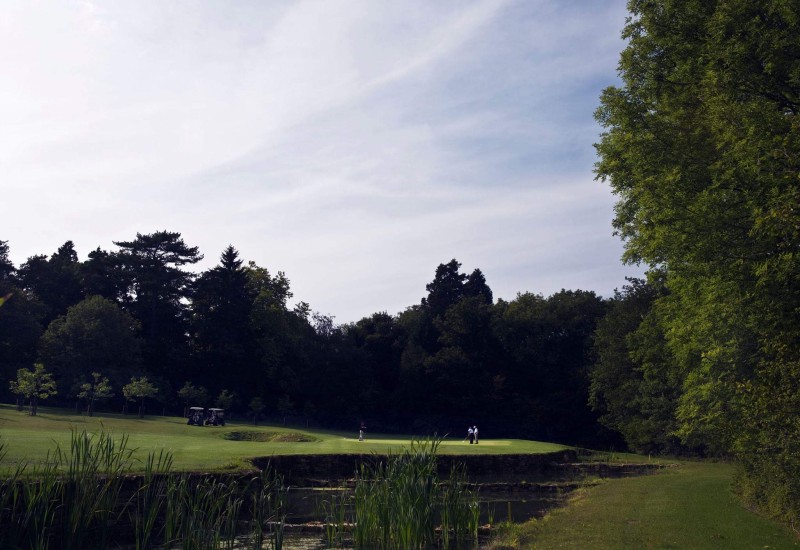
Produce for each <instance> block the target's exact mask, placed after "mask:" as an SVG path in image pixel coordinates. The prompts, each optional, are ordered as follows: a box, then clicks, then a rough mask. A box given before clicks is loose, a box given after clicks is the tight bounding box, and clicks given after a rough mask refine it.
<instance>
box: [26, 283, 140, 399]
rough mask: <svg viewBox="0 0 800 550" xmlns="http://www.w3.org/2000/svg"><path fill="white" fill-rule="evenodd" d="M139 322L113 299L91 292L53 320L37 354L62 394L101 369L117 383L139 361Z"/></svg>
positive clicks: (128, 374) (134, 368)
mask: <svg viewBox="0 0 800 550" xmlns="http://www.w3.org/2000/svg"><path fill="white" fill-rule="evenodd" d="M138 331H139V323H137V322H136V320H135V319H134V318H133V317H132V316H131V315H130V314H129V313H126V312H124V311H122V310H121V309H120V307H119V306H118V305H117V304H115V303H114V302H112V301H110V300H108V299H106V298H103V297H101V296H90V297H88V298H86V299H85V300H83V301H81V302H79V303H77V304H75V305H74V306H72V307H70V308H69V309H68V310H67V313H66V315H65V316H62V317H59V318H57V319H56V320H54V321H53V322H52V323H50V325H49V326H48V327H47V330H46V331H45V333H44V334H43V335H42V337H41V339H40V341H39V357H40V358H41V359H42V361H44V362H46V364H47V365H49V366H50V367H51V368H52V370H53V372H54V375H55V377H56V379H57V380H58V382H59V386H60V388H61V392H62V394H66V393H67V392H68V391H69V389H70V388H72V387H75V386H78V387H80V384H82V383H83V382H82V380H85V379H87V378H89V377H90V376H91V373H93V372H103V373H107V374H108V375H110V378H111V379H112V380H113V381H114V383H115V384H116V385H118V386H121V385H122V384H123V383H124V382H125V381H126V380H127V379H129V378H130V373H131V371H135V370H136V369H137V368H138V367H139V366H140V364H141V342H140V340H139V338H138V336H137V334H138Z"/></svg>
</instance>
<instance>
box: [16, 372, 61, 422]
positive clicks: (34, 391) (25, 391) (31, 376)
mask: <svg viewBox="0 0 800 550" xmlns="http://www.w3.org/2000/svg"><path fill="white" fill-rule="evenodd" d="M9 385H10V388H11V391H12V393H16V394H18V395H21V396H22V397H24V398H26V399H29V400H30V415H31V416H36V412H37V409H38V404H39V400H40V399H47V398H48V397H52V396H54V395H56V394H57V393H58V391H57V389H56V383H55V381H54V380H53V375H52V374H50V373H49V372H47V371H46V370H45V369H44V365H42V364H41V363H36V364H35V365H34V366H33V369H32V370H29V369H19V370H18V371H17V379H16V380H12V381H11V382H10V384H9Z"/></svg>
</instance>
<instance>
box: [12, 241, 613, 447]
mask: <svg viewBox="0 0 800 550" xmlns="http://www.w3.org/2000/svg"><path fill="white" fill-rule="evenodd" d="M114 244H115V245H116V246H117V250H114V251H105V250H101V249H100V248H98V249H96V250H94V251H92V252H91V253H90V254H89V255H88V258H87V259H86V260H85V261H79V260H78V254H77V252H76V250H75V249H74V245H73V243H72V242H70V241H67V242H66V243H65V244H64V245H63V246H61V247H60V248H59V249H58V250H57V251H56V252H55V253H53V254H52V255H50V256H46V255H36V256H33V257H31V258H29V259H28V260H27V261H26V262H25V263H23V264H22V265H20V266H19V267H18V268H17V267H15V266H13V265H12V263H11V262H10V261H9V259H8V253H9V245H8V243H7V242H0V266H2V267H1V268H0V294H2V295H4V296H9V298H8V299H7V301H6V303H5V304H4V305H3V307H1V308H0V377H2V380H0V391H2V392H3V393H4V394H5V396H6V398H7V400H12V399H15V398H17V399H18V398H20V397H21V396H22V395H24V394H23V393H22V392H16V390H18V389H19V387H15V386H14V384H15V383H16V381H17V379H18V376H19V372H20V369H25V370H26V372H31V373H33V372H34V368H33V365H34V364H38V365H41V366H43V368H45V369H46V370H47V372H48V373H50V374H51V375H52V378H53V382H54V386H55V387H54V388H53V389H52V392H51V393H50V395H51V397H50V401H49V402H52V403H58V404H61V405H65V406H75V407H76V408H81V409H86V410H87V411H89V412H91V411H92V410H93V408H94V406H95V405H96V404H97V403H101V404H102V406H103V407H105V408H107V409H111V410H122V408H123V407H125V405H126V404H127V403H128V401H129V400H130V401H134V400H136V401H137V402H139V400H140V399H143V398H144V397H146V398H147V399H148V400H149V401H150V402H151V405H150V410H151V411H152V412H162V411H164V410H166V411H169V412H172V413H177V412H179V411H180V410H182V409H183V408H185V407H188V406H194V405H197V406H208V405H217V406H221V407H222V408H227V409H232V410H233V411H238V412H240V413H241V414H252V415H254V416H255V415H259V414H264V415H267V416H269V417H271V418H278V419H288V420H290V421H293V422H310V423H314V424H315V425H322V426H327V427H342V428H352V427H354V426H358V425H359V424H360V423H361V422H366V423H367V425H369V426H370V429H375V430H387V431H413V432H418V433H433V432H438V433H439V434H444V433H454V434H455V433H457V434H459V435H460V433H461V431H465V430H466V426H468V425H473V424H476V423H481V424H482V426H481V428H482V433H486V434H490V433H491V434H494V435H516V436H518V437H532V438H539V439H549V440H555V441H565V442H573V443H585V444H589V443H602V444H607V443H609V442H617V444H619V438H618V436H616V435H615V434H614V433H612V432H611V431H610V430H607V429H606V428H604V427H603V426H602V425H600V424H599V423H598V422H597V416H598V415H597V414H596V413H595V412H593V411H592V409H591V407H590V406H589V405H588V398H589V385H590V379H589V375H590V371H591V368H592V364H593V357H594V348H593V334H594V332H595V327H596V325H597V323H598V321H599V320H600V319H602V318H603V316H604V315H605V314H606V311H607V309H608V306H609V303H610V301H609V300H604V299H602V298H601V297H599V296H597V295H595V293H593V292H589V291H580V290H578V291H567V290H563V291H561V292H558V293H556V294H554V295H552V296H549V297H543V296H541V295H538V294H531V293H521V294H519V295H518V296H517V297H516V298H515V299H514V300H511V301H505V300H496V301H495V300H494V299H493V294H492V291H491V289H490V287H489V285H488V284H487V282H486V280H485V278H484V276H483V274H482V272H481V271H480V270H479V269H475V270H474V271H472V272H471V273H463V272H461V264H459V263H458V262H457V261H456V260H451V261H450V262H448V263H445V264H441V265H439V266H438V267H437V268H436V270H435V273H434V276H433V280H432V281H431V282H430V283H429V284H428V285H427V287H426V288H425V291H426V292H425V293H424V295H423V297H422V298H421V299H420V301H419V303H417V304H414V305H411V306H409V307H407V308H406V309H405V310H404V311H402V312H400V313H398V314H396V315H389V314H387V313H385V312H378V313H375V314H373V315H371V316H369V317H365V318H363V319H361V320H360V321H358V322H355V323H348V324H343V325H338V324H336V323H335V322H334V319H333V318H331V317H328V316H325V315H321V314H319V313H317V312H314V311H312V309H311V307H310V306H309V305H308V304H306V303H303V302H300V303H298V304H295V305H293V306H292V305H290V303H289V302H290V300H291V298H292V292H291V288H290V283H289V279H288V278H287V277H286V275H285V274H284V273H281V272H277V273H275V274H272V273H271V272H270V271H269V270H268V269H266V268H264V267H260V266H258V265H256V264H255V263H253V262H249V263H245V262H244V261H243V260H242V259H241V258H240V257H239V253H238V252H237V250H236V249H235V248H234V247H233V246H229V247H228V248H226V249H225V250H224V251H223V252H222V254H221V256H220V259H219V263H218V264H217V265H216V266H214V267H212V268H210V269H207V270H206V271H203V272H201V273H198V274H195V273H192V272H191V271H189V270H188V269H187V267H188V266H191V265H192V264H195V263H196V262H197V261H199V260H200V259H201V258H202V255H201V254H200V253H199V251H198V249H197V247H192V246H189V245H187V244H186V243H185V242H184V241H183V239H182V237H181V235H180V233H177V232H168V231H158V232H155V233H152V234H137V236H136V238H135V239H133V240H130V241H120V242H116V243H114ZM421 290H422V289H421ZM25 376H28V375H27V374H26V375H25ZM142 378H144V379H145V380H146V381H147V383H148V384H150V385H151V386H152V387H153V390H152V391H141V390H140V391H139V392H138V393H136V395H135V396H134V394H131V392H130V391H128V392H123V388H128V387H129V386H130V385H131V384H132V382H133V381H141V379H142ZM128 394H130V395H128ZM28 397H29V398H30V395H28ZM126 397H127V399H126ZM140 410H141V403H140Z"/></svg>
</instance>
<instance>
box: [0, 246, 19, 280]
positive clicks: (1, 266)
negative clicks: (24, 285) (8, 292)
mask: <svg viewBox="0 0 800 550" xmlns="http://www.w3.org/2000/svg"><path fill="white" fill-rule="evenodd" d="M9 252H10V248H9V246H8V241H0V281H7V280H9V279H10V278H11V276H12V275H13V274H14V272H15V271H16V268H15V267H14V263H13V262H12V261H11V259H10V258H9V257H8V254H9Z"/></svg>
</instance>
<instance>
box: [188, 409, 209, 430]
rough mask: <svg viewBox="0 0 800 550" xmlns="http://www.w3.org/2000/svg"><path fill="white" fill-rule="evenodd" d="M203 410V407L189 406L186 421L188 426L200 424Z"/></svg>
mask: <svg viewBox="0 0 800 550" xmlns="http://www.w3.org/2000/svg"><path fill="white" fill-rule="evenodd" d="M205 411H206V410H205V409H204V408H203V407H189V420H188V421H187V422H186V423H187V424H188V425H190V426H202V425H203V418H204V417H205V416H206V415H205Z"/></svg>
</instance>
